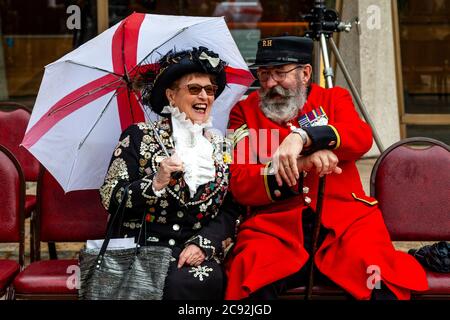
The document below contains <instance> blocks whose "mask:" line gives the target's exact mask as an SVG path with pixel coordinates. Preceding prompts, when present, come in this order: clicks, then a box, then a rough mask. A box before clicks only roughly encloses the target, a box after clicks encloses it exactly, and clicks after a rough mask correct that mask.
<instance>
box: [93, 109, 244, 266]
mask: <svg viewBox="0 0 450 320" xmlns="http://www.w3.org/2000/svg"><path fill="white" fill-rule="evenodd" d="M155 128H156V130H157V131H158V133H159V136H160V137H161V139H162V142H163V143H164V145H165V147H166V149H168V150H170V149H173V148H174V144H173V141H172V139H171V125H170V119H169V118H164V119H162V120H160V121H159V122H156V123H155ZM210 141H211V143H212V145H213V149H214V152H213V158H214V164H215V167H216V175H215V180H214V181H211V182H209V183H206V184H204V185H202V186H200V187H199V188H198V189H197V193H196V194H195V195H194V197H193V198H190V194H189V189H188V186H187V185H186V183H185V182H184V180H183V177H182V176H181V177H180V178H177V179H171V181H170V183H169V185H168V186H167V188H166V191H165V193H163V194H162V195H160V196H158V195H156V194H155V193H154V191H153V189H152V181H153V177H154V175H155V173H156V172H157V170H158V167H159V163H160V162H161V160H163V159H164V158H165V153H164V151H163V150H162V148H161V146H160V145H159V144H158V142H157V140H156V138H155V135H154V131H153V129H152V128H151V126H150V124H147V123H138V124H134V125H131V126H130V127H128V128H127V129H126V130H125V131H124V132H123V133H122V135H121V137H120V141H119V143H118V145H117V147H116V148H115V150H114V154H113V156H112V159H111V162H110V165H109V169H108V172H107V174H106V177H105V182H104V184H103V185H102V186H101V188H100V195H101V198H102V203H103V205H104V206H105V208H106V209H107V210H108V211H109V213H110V214H119V215H120V216H118V219H115V220H116V222H115V226H114V230H115V232H114V233H115V234H114V237H135V238H136V240H137V239H138V237H139V232H140V231H141V227H142V231H141V235H140V237H139V243H140V244H141V245H163V246H169V247H173V246H178V247H184V246H186V245H187V244H189V243H194V244H196V245H198V246H199V247H200V248H202V249H203V250H204V252H205V253H206V256H207V259H210V258H212V257H215V258H219V259H221V258H223V255H224V252H226V251H227V248H229V247H230V245H231V244H232V241H233V239H234V235H235V222H236V219H237V217H238V215H239V214H240V213H241V212H240V211H239V209H240V208H239V206H238V205H237V204H236V203H234V201H233V200H232V199H231V195H227V196H226V194H227V188H228V165H227V163H225V162H226V160H227V153H226V152H224V150H225V144H224V138H223V137H221V136H219V135H215V134H213V135H212V136H211V138H210ZM181 157H182V155H181ZM224 159H225V161H224ZM127 187H128V195H127V196H124V195H123V193H124V190H125V189H126V188H127ZM122 198H124V201H126V203H125V206H123V207H124V210H123V212H118V211H119V210H118V207H119V203H120V201H121V199H122ZM219 208H220V210H219Z"/></svg>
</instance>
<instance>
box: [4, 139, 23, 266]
mask: <svg viewBox="0 0 450 320" xmlns="http://www.w3.org/2000/svg"><path fill="white" fill-rule="evenodd" d="M0 186H1V190H2V192H1V196H0V242H18V243H19V263H20V265H21V266H23V263H24V238H25V231H24V230H25V229H24V219H25V179H24V177H23V174H22V171H21V169H20V165H19V162H18V161H17V159H16V158H15V157H14V155H13V154H12V153H11V152H10V151H9V150H8V149H7V148H6V147H4V146H2V145H0Z"/></svg>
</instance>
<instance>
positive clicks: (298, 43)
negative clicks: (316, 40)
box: [249, 36, 314, 68]
mask: <svg viewBox="0 0 450 320" xmlns="http://www.w3.org/2000/svg"><path fill="white" fill-rule="evenodd" d="M313 47H314V44H313V41H312V40H311V39H310V38H306V37H295V36H281V37H270V38H264V39H261V40H259V42H258V51H257V52H256V60H255V63H254V64H252V65H250V66H249V67H250V68H258V67H269V66H278V65H283V64H288V63H298V64H311V63H312V51H313Z"/></svg>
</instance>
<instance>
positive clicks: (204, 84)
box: [100, 47, 237, 299]
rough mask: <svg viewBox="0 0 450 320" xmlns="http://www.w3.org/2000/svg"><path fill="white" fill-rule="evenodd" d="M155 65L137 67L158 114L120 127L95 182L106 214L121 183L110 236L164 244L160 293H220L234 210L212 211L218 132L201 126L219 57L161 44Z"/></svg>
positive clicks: (221, 187) (219, 178)
mask: <svg viewBox="0 0 450 320" xmlns="http://www.w3.org/2000/svg"><path fill="white" fill-rule="evenodd" d="M158 66H159V68H158V69H157V70H151V71H148V72H147V73H145V74H143V75H142V79H143V82H144V83H145V88H144V90H143V101H144V103H146V104H148V105H149V106H150V107H151V109H152V110H153V111H154V112H156V113H158V114H159V115H161V116H162V120H160V121H158V122H156V123H154V124H151V123H138V124H135V125H132V126H130V127H129V128H127V129H126V130H125V131H124V132H123V133H122V135H121V138H120V142H119V144H118V145H117V147H116V149H115V151H114V154H113V157H112V160H111V163H110V166H109V170H108V172H107V175H106V178H105V182H104V184H103V186H102V187H101V188H100V194H101V197H102V202H103V205H104V206H105V208H106V209H107V210H108V211H109V212H110V213H111V214H114V213H115V212H116V210H117V207H118V206H119V203H120V201H121V199H122V195H123V191H124V190H125V188H126V187H127V188H128V196H127V198H126V204H125V211H124V214H123V218H122V221H120V223H119V225H118V226H117V227H116V228H115V230H116V236H117V237H135V238H136V240H137V241H139V243H140V245H144V246H145V245H158V246H168V247H170V248H171V249H172V261H171V263H170V265H169V271H168V274H167V277H166V281H165V288H164V297H163V299H222V298H223V294H224V282H225V281H224V273H223V270H222V266H221V262H222V261H223V257H224V254H225V253H226V250H227V248H229V246H230V243H231V239H232V238H233V236H234V229H235V225H234V224H235V221H236V217H235V216H234V212H237V210H232V208H233V207H234V204H231V205H227V206H225V207H227V208H229V209H226V208H224V206H223V207H222V208H221V210H220V212H219V207H221V205H222V203H223V202H224V199H225V194H226V192H227V187H228V165H227V163H226V162H227V158H228V157H227V154H226V153H225V152H224V146H225V144H224V140H223V137H221V136H220V135H217V134H216V133H214V132H212V131H210V130H207V129H208V127H210V126H211V117H210V114H211V109H212V104H213V102H214V99H215V98H217V97H218V96H219V95H220V94H221V93H222V91H223V90H224V88H225V85H226V78H225V70H224V67H225V62H224V61H222V60H220V58H219V57H218V55H217V54H215V53H214V52H211V51H208V50H207V49H206V48H204V47H199V48H193V49H192V50H186V51H181V52H177V53H174V52H169V53H168V54H166V55H165V56H164V57H162V58H161V59H160V61H159V63H158ZM152 125H154V127H152ZM162 145H163V146H164V147H163V146H162ZM164 149H166V150H168V152H169V153H170V154H171V155H170V156H167V154H166V152H165V150H164ZM224 159H225V160H224ZM230 201H231V199H228V197H227V201H226V202H227V203H228V202H230ZM140 232H141V235H139V233H140Z"/></svg>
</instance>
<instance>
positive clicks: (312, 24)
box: [301, 0, 384, 300]
mask: <svg viewBox="0 0 450 320" xmlns="http://www.w3.org/2000/svg"><path fill="white" fill-rule="evenodd" d="M301 18H302V20H304V21H307V22H309V29H308V30H307V31H306V34H305V36H306V37H309V38H311V39H312V40H314V41H315V43H314V51H315V60H314V69H315V70H314V76H315V82H316V83H319V79H320V74H319V70H320V62H321V61H320V58H321V54H322V59H323V64H324V71H323V74H324V77H325V80H326V86H327V88H333V86H334V85H333V78H334V72H333V69H332V68H331V66H330V58H329V54H328V44H329V45H330V48H331V51H332V52H333V54H334V56H335V58H336V61H337V63H338V65H339V67H340V68H341V70H342V73H343V75H344V77H345V80H346V81H347V83H348V85H349V87H350V91H351V93H352V94H353V97H354V98H355V100H356V104H357V106H358V110H359V111H360V113H361V115H362V116H363V118H364V120H365V121H366V122H367V123H368V124H369V126H370V127H371V129H372V133H373V138H374V140H375V143H376V145H377V147H378V149H379V150H380V152H383V151H384V147H383V145H382V143H381V140H380V137H379V136H378V134H377V132H376V130H375V126H374V125H373V122H372V120H371V119H370V116H369V114H368V112H367V109H366V107H365V105H364V102H363V101H362V99H361V96H360V94H359V92H358V90H357V89H356V87H355V85H354V83H353V80H352V79H351V77H350V73H349V72H348V69H347V67H346V66H345V63H344V61H343V59H342V56H341V54H340V53H339V50H338V48H337V46H336V44H335V42H334V40H333V34H334V33H335V32H342V31H345V32H350V30H351V28H352V22H353V21H351V22H342V21H341V20H340V18H339V15H338V13H337V11H336V10H333V9H327V8H326V6H325V0H315V2H314V7H313V9H312V10H311V12H310V13H309V14H306V15H302V16H301ZM354 22H356V23H357V26H359V25H358V24H359V21H358V20H357V19H355V20H354ZM325 181H326V180H325V176H323V177H321V178H319V190H318V193H317V205H316V219H315V225H314V230H313V237H312V252H311V257H312V258H311V259H312V261H311V266H310V269H309V279H308V282H307V286H306V295H305V299H306V300H310V299H311V298H312V288H313V283H314V257H315V254H316V252H317V243H318V238H319V231H320V224H321V220H322V206H323V198H324V190H325Z"/></svg>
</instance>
